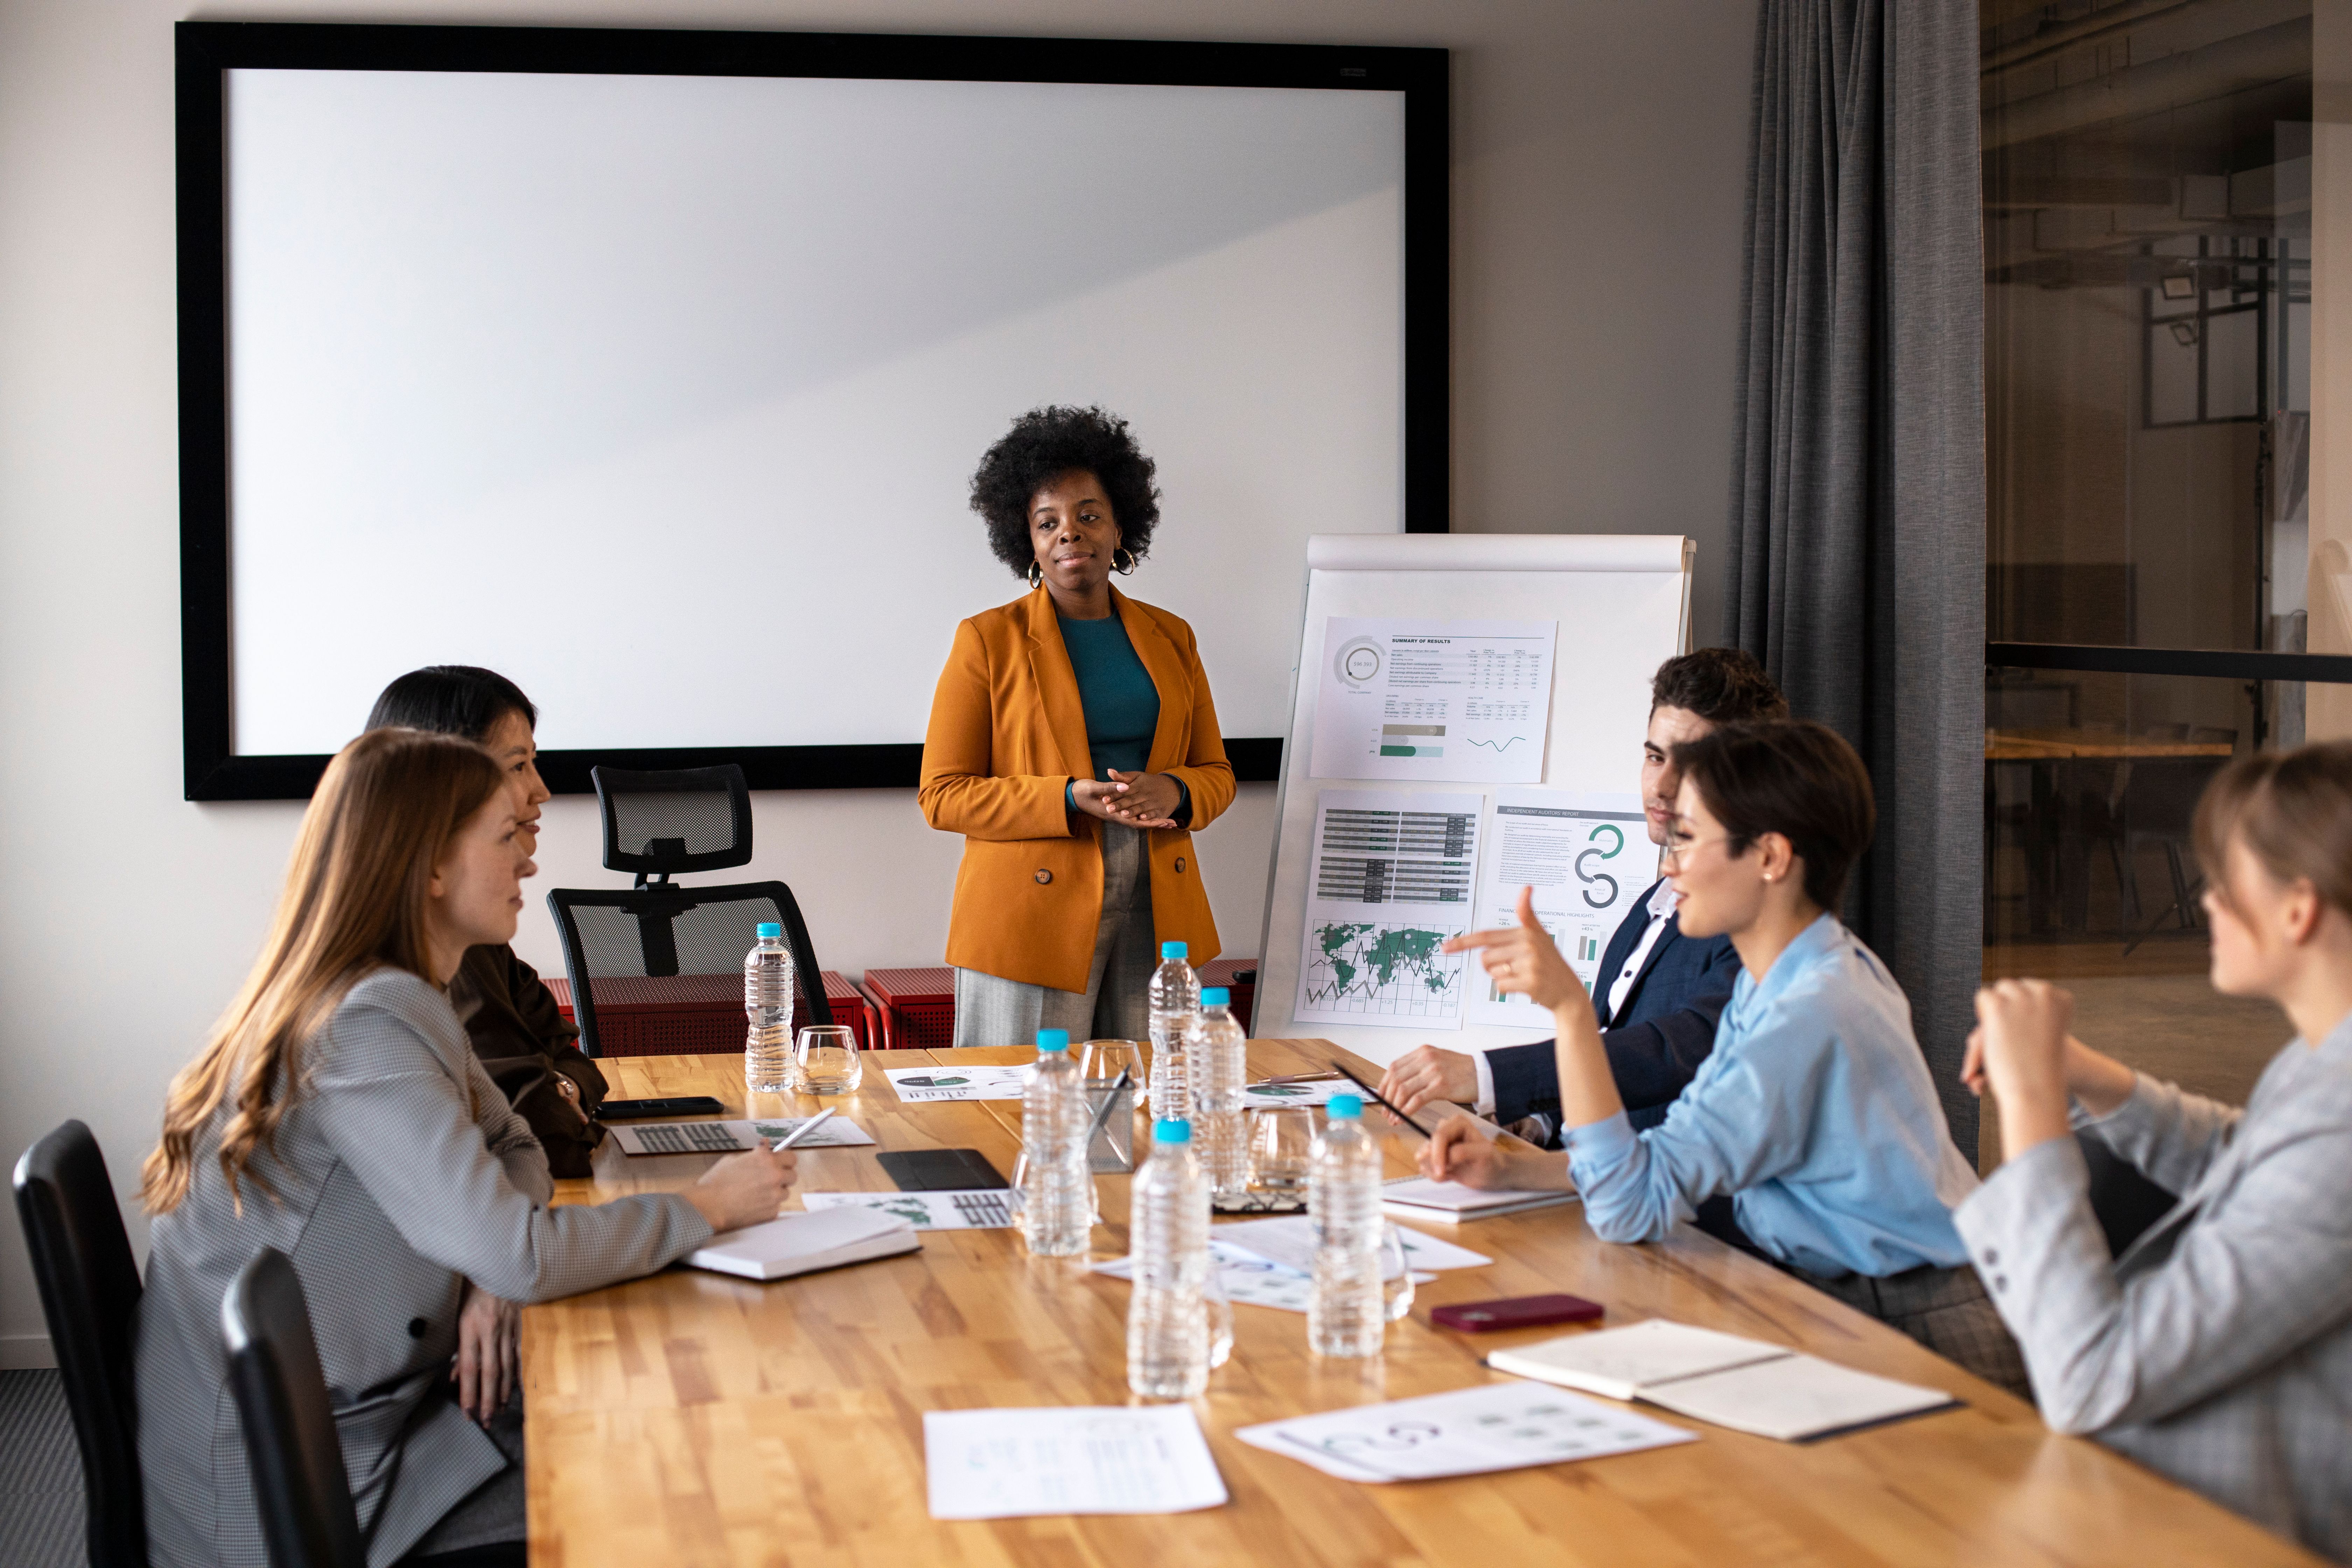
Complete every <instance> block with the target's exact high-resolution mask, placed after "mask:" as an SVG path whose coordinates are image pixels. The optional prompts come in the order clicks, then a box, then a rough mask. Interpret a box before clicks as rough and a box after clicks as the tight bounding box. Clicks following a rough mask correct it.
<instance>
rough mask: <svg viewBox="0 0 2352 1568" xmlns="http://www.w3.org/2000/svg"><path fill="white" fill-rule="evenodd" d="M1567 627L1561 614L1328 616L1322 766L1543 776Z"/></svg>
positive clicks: (1319, 771) (1321, 699) (1399, 774)
mask: <svg viewBox="0 0 2352 1568" xmlns="http://www.w3.org/2000/svg"><path fill="white" fill-rule="evenodd" d="M1558 639H1559V622H1558V621H1429V620H1391V619H1386V618H1378V617H1370V616H1330V617H1328V620H1327V621H1326V622H1325V630H1324V634H1323V649H1324V654H1323V668H1322V671H1321V673H1320V675H1319V677H1318V680H1319V683H1320V684H1319V688H1318V693H1317V696H1316V701H1315V747H1314V774H1315V777H1317V778H1319V779H1398V780H1402V779H1419V780H1428V781H1434V782H1444V783H1447V784H1456V783H1465V784H1466V783H1476V784H1534V783H1536V782H1537V781H1538V780H1540V779H1541V778H1542V777H1543V765H1544V739H1545V733H1546V730H1547V728H1548V726H1549V722H1550V719H1551V666H1552V649H1553V647H1554V645H1555V643H1556V642H1557V641H1558Z"/></svg>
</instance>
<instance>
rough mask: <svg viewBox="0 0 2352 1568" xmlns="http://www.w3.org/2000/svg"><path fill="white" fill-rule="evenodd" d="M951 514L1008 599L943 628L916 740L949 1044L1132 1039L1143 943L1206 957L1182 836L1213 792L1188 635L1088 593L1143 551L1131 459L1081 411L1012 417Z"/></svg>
mask: <svg viewBox="0 0 2352 1568" xmlns="http://www.w3.org/2000/svg"><path fill="white" fill-rule="evenodd" d="M971 505H972V510H974V511H977V512H979V513H980V515H981V517H982V520H983V521H985V522H986V524H987V525H988V539H989V545H990V548H991V549H992V551H993V552H995V555H996V558H997V559H998V560H999V561H1001V562H1003V563H1004V564H1005V566H1006V567H1007V568H1008V569H1009V570H1011V571H1012V572H1013V574H1015V575H1017V576H1020V577H1022V578H1023V579H1024V580H1025V581H1026V582H1027V583H1028V584H1029V588H1030V591H1029V593H1028V594H1027V595H1024V597H1022V598H1019V599H1015V600H1014V601H1013V603H1011V604H1009V605H1002V606H1000V607H999V608H996V609H993V610H990V611H988V612H987V613H986V614H984V615H978V616H972V617H971V619H970V620H967V621H965V622H963V623H962V624H961V626H957V627H956V634H955V647H954V650H953V651H952V652H951V653H950V655H949V656H948V663H947V668H945V669H944V670H942V671H941V672H940V684H939V690H938V693H937V695H936V696H935V697H934V698H933V700H932V703H931V721H930V730H929V734H928V735H927V736H926V737H925V740H924V742H923V776H922V787H921V790H920V792H919V800H920V802H921V805H922V808H923V816H924V819H925V820H926V821H928V822H929V824H930V825H931V826H933V827H935V828H938V829H940V831H942V832H946V833H961V834H962V835H963V836H964V856H963V865H962V867H961V869H960V870H959V871H958V872H957V873H956V890H955V906H954V910H953V912H952V914H951V915H950V919H949V923H948V954H947V956H948V962H949V963H951V964H953V965H955V971H956V983H955V984H956V1014H955V1018H956V1023H955V1043H956V1044H957V1045H959V1046H1003V1045H1013V1044H1025V1043H1027V1042H1028V1041H1029V1040H1031V1039H1033V1038H1034V1037H1035V1035H1036V1031H1037V1030H1038V1029H1040V1028H1060V1029H1067V1030H1069V1031H1070V1032H1071V1035H1072V1037H1074V1038H1079V1039H1084V1038H1087V1037H1090V1036H1110V1037H1119V1038H1125V1039H1140V1038H1141V1037H1143V1036H1144V1035H1145V1034H1146V1033H1147V1031H1148V1026H1149V1019H1148V1016H1147V1007H1146V995H1145V992H1146V988H1147V986H1148V985H1149V984H1150V978H1151V971H1152V968H1153V966H1154V965H1155V964H1156V963H1158V962H1159V956H1160V952H1159V944H1160V942H1182V943H1184V944H1185V945H1186V947H1187V949H1188V950H1189V951H1188V956H1189V957H1190V959H1191V961H1192V963H1194V964H1195V965H1198V964H1202V963H1207V962H1208V961H1209V960H1210V959H1212V958H1214V957H1215V956H1216V954H1217V927H1216V922H1215V921H1213V920H1212V919H1211V918H1210V914H1209V898H1208V894H1207V893H1206V891H1204V890H1203V889H1202V886H1201V868H1200V863H1199V862H1198V860H1196V859H1195V858H1194V857H1193V853H1192V831H1193V830H1194V829H1196V828H1201V827H1205V826H1208V824H1209V823H1210V822H1212V821H1213V820H1214V819H1215V818H1216V816H1218V814H1219V813H1221V812H1223V810H1224V809H1225V807H1226V806H1227V805H1230V804H1231V803H1232V801H1233V798H1234V771H1233V768H1232V767H1231V766H1230V765H1229V764H1228V763H1226V761H1225V748H1224V742H1223V739H1222V738H1221V737H1220V735H1219V734H1218V731H1217V710H1216V705H1215V704H1214V703H1213V701H1212V700H1210V697H1209V680H1208V677H1207V676H1206V674H1204V673H1203V672H1202V668H1201V658H1200V655H1199V653H1198V651H1197V650H1196V649H1195V648H1194V647H1193V641H1192V627H1190V626H1186V625H1185V624H1184V623H1183V622H1182V621H1181V620H1180V619H1178V618H1177V617H1176V616H1172V615H1171V614H1169V613H1168V612H1167V611H1165V610H1162V609H1157V608H1155V607H1153V606H1152V605H1146V604H1142V603H1140V602H1139V601H1138V600H1135V599H1130V598H1129V597H1128V596H1127V595H1124V594H1122V593H1119V592H1118V590H1116V589H1114V588H1113V587H1112V586H1111V585H1110V579H1111V575H1112V574H1113V573H1118V574H1120V575H1122V576H1123V575H1126V574H1130V573H1132V572H1133V571H1134V570H1135V569H1136V566H1137V565H1138V564H1139V563H1140V562H1141V561H1142V560H1143V559H1144V558H1145V557H1146V556H1147V555H1148V554H1149V553H1150V549H1151V540H1152V534H1153V531H1154V530H1155V529H1156V528H1157V527H1158V525H1159V521H1160V492H1159V491H1158V489H1155V488H1154V486H1153V484H1152V462H1151V459H1150V458H1147V457H1145V456H1144V455H1143V453H1142V451H1141V450H1140V449H1139V448H1138V447H1137V446H1136V444H1135V439H1134V437H1132V436H1131V435H1129V432H1128V427H1127V421H1125V420H1123V419H1120V418H1118V417H1116V416H1112V415H1109V414H1106V413H1104V412H1103V411H1102V410H1101V409H1099V408H1061V407H1050V408H1037V409H1032V410H1031V411H1030V412H1029V413H1027V414H1024V415H1023V416H1021V417H1020V418H1019V419H1016V420H1014V421H1013V428H1012V430H1011V431H1010V432H1009V433H1008V434H1007V435H1006V436H1005V437H1004V438H1003V440H1001V441H999V442H997V444H996V445H995V446H993V447H990V448H989V450H988V455H987V456H986V457H984V458H982V459H981V464H980V470H979V472H978V473H976V474H974V475H973V476H972V481H971Z"/></svg>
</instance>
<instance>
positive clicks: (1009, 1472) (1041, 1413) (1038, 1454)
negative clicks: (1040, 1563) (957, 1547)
mask: <svg viewBox="0 0 2352 1568" xmlns="http://www.w3.org/2000/svg"><path fill="white" fill-rule="evenodd" d="M923 1457H924V1464H925V1468H927V1470H928V1471H929V1482H930V1504H931V1517H932V1518H933V1519H1025V1518H1032V1517H1035V1516H1038V1515H1052V1514H1072V1513H1186V1512H1190V1511H1191V1510H1194V1509H1201V1508H1215V1507H1217V1506H1218V1505H1219V1504H1221V1503H1223V1501H1224V1500H1225V1483H1224V1478H1223V1477H1222V1476H1220V1475H1219V1474H1218V1473H1217V1462H1216V1460H1215V1459H1214V1458H1211V1457H1210V1454H1209V1444H1208V1440H1207V1439H1206V1438H1204V1437H1202V1436H1201V1424H1200V1422H1199V1421H1198V1420H1196V1419H1194V1417H1193V1415H1192V1406H1191V1405H1137V1406H1134V1407H1120V1406H1118V1405H1067V1406H1051V1407H1047V1408H1044V1409H1016V1410H929V1411H926V1412H924V1414H923Z"/></svg>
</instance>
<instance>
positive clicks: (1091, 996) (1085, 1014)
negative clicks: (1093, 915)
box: [955, 822, 1160, 1046]
mask: <svg viewBox="0 0 2352 1568" xmlns="http://www.w3.org/2000/svg"><path fill="white" fill-rule="evenodd" d="M1095 826H1096V828H1097V830H1098V831H1099V832H1100V833H1101V835H1102V858H1103V904H1102V921H1101V923H1100V924H1099V925H1097V927H1096V928H1095V956H1094V963H1092V964H1090V965H1089V966H1088V967H1087V988H1086V990H1084V991H1083V992H1079V991H1056V990H1055V989H1054V988H1053V987H1052V986H1050V985H1030V984H1024V982H1022V981H1018V980H1005V979H1002V978H1000V977H999V976H997V975H993V974H982V973H980V971H978V970H976V969H959V970H957V971H956V972H955V1043H956V1044H957V1045H958V1046H1026V1045H1030V1044H1033V1043H1034V1042H1035V1040H1036V1038H1037V1031H1038V1030H1040V1029H1067V1030H1068V1031H1069V1032H1070V1042H1071V1043H1072V1044H1073V1045H1076V1044H1078V1043H1080V1042H1082V1041H1086V1040H1140V1039H1145V1038H1148V1037H1150V1026H1151V1007H1150V986H1151V972H1152V970H1154V969H1155V968H1157V967H1159V963H1160V947H1159V944H1158V943H1157V942H1154V941H1153V940H1152V933H1151V860H1150V857H1149V856H1148V855H1146V854H1145V852H1144V848H1145V846H1144V837H1143V830H1142V829H1141V828H1136V827H1129V826H1127V825H1126V824H1125V823H1119V822H1097V824H1095Z"/></svg>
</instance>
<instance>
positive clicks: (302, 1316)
mask: <svg viewBox="0 0 2352 1568" xmlns="http://www.w3.org/2000/svg"><path fill="white" fill-rule="evenodd" d="M221 1338H222V1340H223V1342H225V1343H226V1345H227V1347H228V1382H229V1390H230V1392H231V1393H233V1394H235V1395H236V1413H237V1417H238V1419H239V1420H240V1421H241V1422H243V1424H244V1426H245V1451H246V1454H247V1458H249V1460H250V1461H251V1464H252V1468H253V1495H254V1500H255V1501H256V1502H257V1503H258V1504H260V1506H261V1535H262V1540H263V1541H264V1542H267V1543H268V1548H269V1561H270V1564H271V1568H366V1565H367V1550H366V1548H365V1547H364V1546H362V1544H361V1536H360V1519H359V1512H358V1510H356V1509H354V1508H353V1507H352V1488H351V1481H350V1479H349V1477H348V1476H347V1474H346V1473H345V1471H344V1469H343V1444H342V1439H341V1437H339V1436H336V1434H335V1411H334V1406H333V1405H331V1403H330V1402H329V1400H328V1398H327V1378H326V1374H325V1373H323V1372H321V1371H320V1367H319V1344H318V1342H317V1341H316V1340H315V1339H313V1338H312V1337H311V1335H310V1304H309V1302H307V1301H305V1300H303V1297H302V1281H301V1280H300V1279H299V1278H298V1277H297V1276H296V1275H295V1272H294V1264H293V1260H292V1259H290V1258H288V1257H287V1256H286V1255H285V1254H284V1253H282V1252H280V1251H278V1249H277V1248H276V1247H263V1248H262V1249H261V1250H260V1251H259V1252H258V1253H257V1254H255V1255H254V1258H253V1261H252V1262H250V1263H248V1264H247V1265H246V1266H245V1267H244V1268H240V1269H239V1270H237V1275H236V1279H233V1280H231V1281H230V1282H229V1287H228V1293H227V1294H226V1296H224V1297H222V1298H221Z"/></svg>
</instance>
